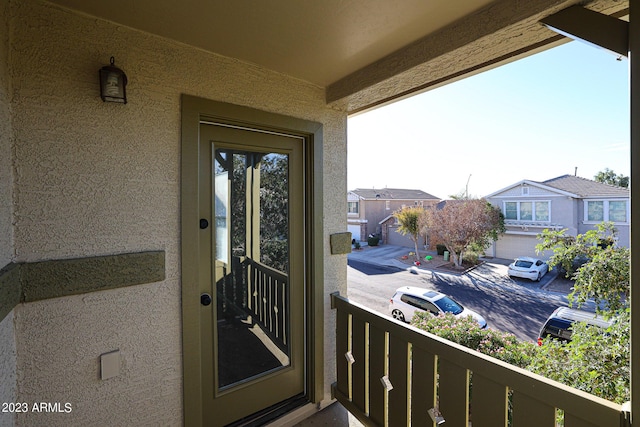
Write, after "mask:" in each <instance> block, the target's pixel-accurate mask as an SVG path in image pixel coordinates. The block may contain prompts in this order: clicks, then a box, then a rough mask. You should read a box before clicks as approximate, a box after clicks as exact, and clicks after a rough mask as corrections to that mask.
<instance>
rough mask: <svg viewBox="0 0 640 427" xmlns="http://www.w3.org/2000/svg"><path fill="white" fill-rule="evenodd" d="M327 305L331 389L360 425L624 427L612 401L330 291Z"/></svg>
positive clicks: (623, 418) (624, 419) (624, 416)
mask: <svg viewBox="0 0 640 427" xmlns="http://www.w3.org/2000/svg"><path fill="white" fill-rule="evenodd" d="M332 308H333V309H335V310H336V317H337V325H336V360H337V382H336V383H335V384H334V385H333V388H332V390H333V393H334V396H335V398H336V399H337V400H338V402H340V403H341V404H342V405H343V406H344V407H345V408H346V409H347V410H348V411H349V412H351V413H352V414H353V415H354V416H356V417H357V418H358V419H359V420H360V421H361V422H362V423H363V424H364V425H367V426H393V427H396V426H409V425H410V426H429V427H434V426H436V425H441V424H442V425H446V426H447V427H468V426H470V425H472V424H473V426H475V427H484V426H486V427H498V426H504V427H506V426H513V427H556V426H557V425H558V422H559V421H560V422H561V423H563V425H564V426H565V427H596V426H597V427H603V426H606V427H617V426H620V427H624V426H627V427H628V426H631V422H630V420H629V418H630V417H629V414H628V413H626V412H624V411H623V410H622V407H621V406H620V405H618V404H615V403H612V402H609V401H606V400H604V399H600V398H598V397H595V396H593V395H590V394H588V393H585V392H582V391H579V390H576V389H573V388H571V387H567V386H565V385H562V384H560V383H557V382H555V381H551V380H549V379H547V378H544V377H541V376H539V375H535V374H533V373H530V372H528V371H526V370H523V369H520V368H517V367H514V366H511V365H509V364H507V363H504V362H502V361H499V360H497V359H494V358H491V357H488V356H485V355H483V354H480V353H478V352H475V351H473V350H470V349H467V348H465V347H463V346H460V345H457V344H454V343H451V342H449V341H446V340H444V339H442V338H439V337H436V336H434V335H431V334H428V333H426V332H423V331H421V330H419V329H417V328H414V327H412V326H407V325H405V324H402V323H400V322H397V321H395V320H393V319H391V318H388V317H385V316H382V315H380V314H378V313H375V312H373V311H371V310H369V309H367V308H365V307H363V306H361V305H359V304H357V303H353V302H350V301H349V300H348V299H346V298H344V297H341V296H340V295H338V294H333V295H332ZM471 385H472V386H473V387H471ZM430 412H431V414H430ZM445 422H446V424H445ZM560 425H562V424H560Z"/></svg>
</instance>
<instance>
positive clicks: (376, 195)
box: [350, 188, 440, 200]
mask: <svg viewBox="0 0 640 427" xmlns="http://www.w3.org/2000/svg"><path fill="white" fill-rule="evenodd" d="M350 193H355V194H357V195H358V196H360V197H362V198H363V199H378V200H440V199H439V198H438V197H436V196H432V195H431V194H429V193H426V192H424V191H422V190H407V189H403V188H381V189H376V188H356V189H355V190H351V191H350Z"/></svg>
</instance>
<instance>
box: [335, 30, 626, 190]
mask: <svg viewBox="0 0 640 427" xmlns="http://www.w3.org/2000/svg"><path fill="white" fill-rule="evenodd" d="M628 90H629V79H628V61H627V59H626V58H624V57H623V58H622V59H621V60H618V58H617V57H616V56H615V55H613V54H611V53H609V52H607V51H604V50H602V49H598V48H595V47H593V46H589V45H586V44H584V43H580V42H575V41H574V42H570V43H567V44H564V45H561V46H558V47H555V48H553V49H549V50H547V51H545V52H541V53H538V54H536V55H532V56H530V57H528V58H525V59H521V60H519V61H516V62H513V63H511V64H508V65H504V66H502V67H499V68H496V69H493V70H489V71H486V72H483V73H481V74H478V75H475V76H472V77H468V78H466V79H463V80H460V81H458V82H455V83H451V84H449V85H446V86H443V87H441V88H438V89H434V90H431V91H428V92H425V93H422V94H419V95H416V96H413V97H411V98H408V99H405V100H402V101H398V102H396V103H393V104H390V105H388V106H384V107H380V108H377V109H375V110H372V111H369V112H365V113H361V114H358V115H355V116H352V117H349V119H348V134H347V138H348V139H347V141H348V146H347V150H348V158H347V162H348V177H347V181H348V189H349V190H353V189H356V188H385V187H386V188H406V189H419V190H423V191H426V192H427V193H429V194H432V195H434V196H436V197H438V198H441V199H446V198H449V196H450V195H455V194H461V193H464V192H465V191H467V192H468V194H469V195H470V196H476V197H484V196H486V195H488V194H491V193H493V192H495V191H498V190H500V189H503V188H505V187H508V186H510V185H511V184H515V183H517V182H519V181H522V180H524V179H528V180H533V181H544V180H547V179H551V178H555V177H557V176H561V175H565V174H571V175H573V174H574V173H575V172H576V168H577V175H578V176H581V177H584V178H589V179H593V177H594V175H596V174H597V173H598V172H599V171H602V170H604V169H605V168H609V169H611V170H613V171H614V172H615V173H616V174H623V175H625V176H628V175H629V174H630V170H631V167H630V152H629V101H628V97H629V95H628Z"/></svg>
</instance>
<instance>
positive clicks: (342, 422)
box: [294, 402, 363, 427]
mask: <svg viewBox="0 0 640 427" xmlns="http://www.w3.org/2000/svg"><path fill="white" fill-rule="evenodd" d="M308 426H332V427H363V424H362V423H360V421H358V420H357V419H356V417H354V416H353V415H351V414H349V412H348V411H347V410H346V409H345V408H344V406H342V405H341V404H339V403H338V402H335V403H333V404H331V405H329V406H327V407H326V408H324V409H323V410H322V411H320V412H317V413H316V414H314V415H312V416H310V417H309V418H307V419H306V420H304V421H301V422H299V423H298V424H296V425H295V426H294V427H308Z"/></svg>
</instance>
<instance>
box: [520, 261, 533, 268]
mask: <svg viewBox="0 0 640 427" xmlns="http://www.w3.org/2000/svg"><path fill="white" fill-rule="evenodd" d="M532 265H533V263H532V262H531V261H524V260H521V259H519V260H517V261H516V267H522V268H531V266H532Z"/></svg>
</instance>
